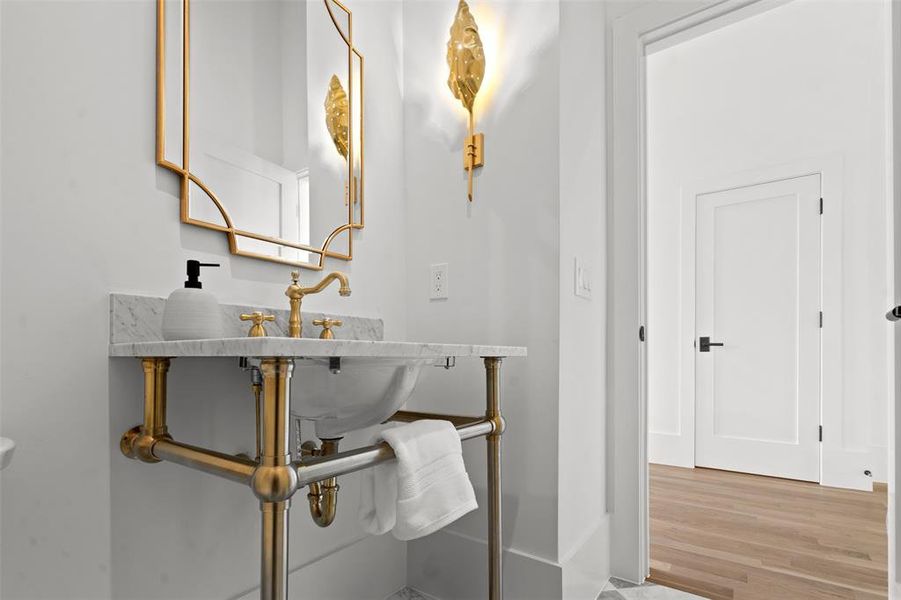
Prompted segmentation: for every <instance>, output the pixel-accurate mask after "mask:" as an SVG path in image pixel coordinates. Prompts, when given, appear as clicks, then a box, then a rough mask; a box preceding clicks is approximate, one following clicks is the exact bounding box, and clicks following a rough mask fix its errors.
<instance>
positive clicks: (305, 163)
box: [156, 0, 364, 270]
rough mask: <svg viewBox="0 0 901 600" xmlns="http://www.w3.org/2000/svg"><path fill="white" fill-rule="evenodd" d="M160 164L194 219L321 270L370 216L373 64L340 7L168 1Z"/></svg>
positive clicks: (309, 1) (263, 252)
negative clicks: (368, 71) (366, 75)
mask: <svg viewBox="0 0 901 600" xmlns="http://www.w3.org/2000/svg"><path fill="white" fill-rule="evenodd" d="M157 19H158V25H157V139H156V160H157V164H158V165H160V166H162V167H164V168H166V169H169V170H171V171H174V172H175V173H177V174H178V175H179V176H180V178H181V220H182V222H183V223H188V224H191V225H197V226H199V227H205V228H207V229H211V230H215V231H221V232H223V233H225V234H226V236H227V237H228V245H229V249H230V250H231V252H232V253H233V254H238V255H241V256H250V257H254V258H260V259H263V260H269V261H274V262H279V263H286V264H290V265H296V266H300V267H304V268H309V269H316V270H320V269H322V268H323V263H324V261H325V258H326V257H332V258H338V259H343V260H351V259H352V258H353V231H354V230H355V229H362V228H363V225H364V213H363V56H362V54H360V52H359V51H358V50H357V49H356V48H355V47H354V44H353V37H352V32H353V26H352V22H353V16H352V14H351V11H350V10H348V8H347V7H346V6H344V5H343V4H342V3H341V2H338V0H157Z"/></svg>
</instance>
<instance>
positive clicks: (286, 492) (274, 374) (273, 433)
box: [252, 358, 297, 600]
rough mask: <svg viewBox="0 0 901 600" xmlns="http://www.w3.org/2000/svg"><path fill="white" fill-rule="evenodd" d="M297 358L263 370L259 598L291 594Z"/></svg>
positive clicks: (267, 363) (256, 479)
mask: <svg viewBox="0 0 901 600" xmlns="http://www.w3.org/2000/svg"><path fill="white" fill-rule="evenodd" d="M293 369H294V362H293V361H292V360H290V359H283V358H267V359H264V360H263V361H262V363H261V365H260V371H262V373H263V406H262V420H263V436H262V437H263V439H262V454H261V456H260V466H259V467H257V469H256V471H255V472H254V476H253V482H252V486H253V490H254V493H255V494H256V495H257V497H258V498H260V500H261V502H260V510H261V511H262V535H261V537H262V560H261V571H260V600H287V599H288V509H289V508H290V504H291V502H290V500H289V498H290V497H291V495H292V494H293V493H294V491H295V490H296V489H297V472H296V471H295V469H294V468H292V467H291V454H290V448H289V446H288V443H289V439H290V435H289V433H290V416H291V415H290V398H291V395H290V389H291V372H292V370H293Z"/></svg>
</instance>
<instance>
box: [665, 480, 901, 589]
mask: <svg viewBox="0 0 901 600" xmlns="http://www.w3.org/2000/svg"><path fill="white" fill-rule="evenodd" d="M650 490H651V578H650V579H651V581H653V582H655V583H659V584H661V585H666V586H669V587H673V588H677V589H681V590H684V591H686V592H691V593H694V594H697V595H699V596H704V597H705V598H714V599H735V600H783V599H784V600H807V599H810V600H819V599H827V600H836V599H850V600H856V599H860V600H871V599H877V598H886V597H887V594H888V591H887V590H888V574H887V568H888V558H887V553H888V548H887V540H886V528H885V527H886V526H885V514H886V502H887V497H886V490H885V486H880V488H879V489H878V490H877V491H876V492H872V493H870V492H856V491H850V490H839V489H835V488H827V487H821V486H819V485H816V484H812V483H803V482H798V481H788V480H785V479H773V478H769V477H758V476H755V475H746V474H743V473H729V472H725V471H713V470H709V469H681V468H677V467H666V466H661V465H651V487H650Z"/></svg>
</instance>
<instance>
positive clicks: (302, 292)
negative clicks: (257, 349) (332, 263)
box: [285, 271, 350, 338]
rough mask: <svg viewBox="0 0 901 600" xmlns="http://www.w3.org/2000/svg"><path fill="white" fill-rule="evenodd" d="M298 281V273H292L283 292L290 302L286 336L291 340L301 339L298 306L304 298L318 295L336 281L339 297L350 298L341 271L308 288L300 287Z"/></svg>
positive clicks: (347, 282)
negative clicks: (289, 282) (338, 285)
mask: <svg viewBox="0 0 901 600" xmlns="http://www.w3.org/2000/svg"><path fill="white" fill-rule="evenodd" d="M299 279H300V273H299V272H298V271H292V272H291V285H289V286H288V289H286V290H285V295H286V296H287V297H288V299H289V300H290V302H291V316H290V317H289V319H288V335H289V336H290V337H292V338H299V337H301V330H302V326H303V322H302V318H301V313H300V304H301V301H302V300H303V297H304V296H307V295H309V294H318V293H319V292H321V291H322V290H324V289H325V288H327V287H328V286H329V284H330V283H331V282H333V281H336V280H337V281H338V282H339V283H340V287H339V288H338V293H339V294H340V295H341V296H350V282H349V281H348V279H347V275H345V274H344V273H342V272H341V271H333V272H331V273H329V274H328V275H326V276H325V277H323V278H322V281H320V282H319V283H317V284H316V285H313V286H309V287H302V286H301V285H300V284H299V283H298V281H299Z"/></svg>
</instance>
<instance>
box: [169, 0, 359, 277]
mask: <svg viewBox="0 0 901 600" xmlns="http://www.w3.org/2000/svg"><path fill="white" fill-rule="evenodd" d="M167 1H171V0H157V15H156V16H157V29H156V164H157V165H159V166H160V167H163V168H165V169H168V170H169V171H172V172H174V173H176V174H177V175H178V176H179V178H180V180H181V186H180V187H181V193H180V196H181V199H180V204H181V209H180V212H181V222H182V223H185V224H188V225H196V226H198V227H203V228H205V229H212V230H214V231H221V232H223V233H225V234H226V236H227V237H228V248H229V251H230V252H231V253H232V254H234V255H237V256H247V257H250V258H258V259H261V260H266V261H270V262H276V263H281V264H287V265H292V266H296V267H301V268H304V269H312V270H314V271H321V270H322V269H323V268H324V262H325V258H326V257H330V258H337V259H341V260H346V261H350V260H353V241H354V240H353V237H354V236H353V231H354V230H355V229H363V227H364V224H365V208H364V202H363V187H364V186H363V173H364V162H363V146H364V143H363V139H364V138H363V130H364V128H363V120H364V113H363V79H364V60H363V55H362V54H361V53H360V51H359V50H357V48H356V47H354V45H353V13H352V12H351V11H350V10H349V9H348V8H347V7H346V6H345V5H344V4H342V3H341V2H340V1H339V0H323V3H324V4H325V9H326V11H327V12H328V15H329V17H330V18H331V21H332V24H333V25H334V26H335V29H336V30H337V32H338V35H340V36H341V39H342V40H343V41H344V43H345V44H346V45H347V73H348V77H347V99H348V112H349V114H350V115H351V118H350V122H349V129H348V159H347V163H348V182H347V186H348V192H347V194H348V196H349V197H350V198H352V199H356V203H355V202H348V212H347V222H346V223H344V224H342V225H339V226H338V227H337V228H336V229H335V230H334V231H332V232H331V233H330V234H329V235H328V236H327V237H326V239H325V240H324V241H323V243H322V246H321V247H319V248H317V247H314V246H310V245H306V244H299V243H296V242H292V241H289V240H284V239H281V238H275V237H270V236H266V235H261V234H258V233H253V232H251V231H244V230H241V229H237V228H236V227H235V226H234V223H233V221H232V219H231V217H230V216H229V214H228V211H227V210H226V208H225V206H224V205H223V204H222V202H221V201H220V200H219V198H218V196H217V195H216V193H215V192H214V191H213V190H211V189H210V188H209V187H207V186H206V185H205V184H204V183H203V182H202V181H201V180H200V178H199V177H198V176H197V175H195V174H194V173H192V172H191V169H190V136H191V127H190V106H191V91H190V90H191V87H190V83H191V77H190V73H191V70H190V65H191V55H190V50H191V0H180V1H181V3H182V39H181V52H182V81H181V85H182V93H181V97H182V105H181V111H182V118H181V121H182V127H181V129H182V140H181V142H182V154H181V163H182V164H180V165H179V164H176V163H174V162H172V161H170V160H168V159H166V2H167ZM333 5H334V6H335V7H337V8H338V9H340V10H341V11H343V12H344V13H345V14H346V15H347V31H344V30H343V29H342V28H341V26H340V25H339V23H338V20H337V18H336V17H335V13H334V11H333ZM355 57H356V58H355ZM355 59H356V60H357V61H359V81H358V82H355V80H354V79H355V78H354V61H355ZM355 83H358V85H359V88H360V89H359V94H357V92H356V89H355ZM355 102H359V105H360V109H359V115H360V117H359V123H355V122H354V118H353V115H354V103H355ZM355 126H358V127H359V129H360V132H359V140H360V144H359V145H360V147H359V148H355V147H354V139H355V137H356V135H355V134H356V132H355ZM356 165H359V177H356V176H355V174H354V167H355V166H356ZM191 182H194V184H195V185H197V187H199V188H200V189H201V190H202V191H203V192H204V193H205V194H206V195H207V197H208V198H209V200H210V201H211V202H212V203H213V204H214V205H215V207H216V209H217V210H218V211H219V213H220V214H221V215H222V219H223V221H224V222H225V225H224V226H223V225H220V224H218V223H211V222H209V221H204V220H201V219H195V218H192V217H191V215H190V191H191ZM311 200H312V199H311ZM355 204H357V206H359V221H356V220H355V210H354V208H355V206H354V205H355ZM345 231H346V232H347V253H346V254H344V253H341V252H336V251H334V250H330V249H329V246H330V245H331V243H332V242H333V241H334V240H335V238H337V237H338V236H339V235H340V234H342V233H344V232H345ZM238 237H246V238H250V239H255V240H260V241H264V242H269V243H271V244H275V245H278V246H286V247H289V248H296V249H298V250H304V251H306V252H310V253H313V254H314V255H316V256H318V260H315V259H314V260H315V262H302V261H297V260H291V259H287V258H282V257H279V256H270V255H267V254H261V253H259V252H251V251H248V250H241V249H240V248H238Z"/></svg>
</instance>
